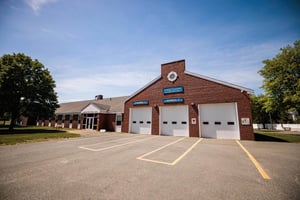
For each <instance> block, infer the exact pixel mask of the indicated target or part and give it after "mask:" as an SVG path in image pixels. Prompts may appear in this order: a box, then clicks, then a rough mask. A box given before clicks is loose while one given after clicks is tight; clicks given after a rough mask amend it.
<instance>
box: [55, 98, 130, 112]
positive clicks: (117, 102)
mask: <svg viewBox="0 0 300 200" xmlns="http://www.w3.org/2000/svg"><path fill="white" fill-rule="evenodd" d="M126 98H128V96H122V97H112V98H104V99H100V100H94V99H92V100H84V101H76V102H66V103H61V104H60V107H59V108H58V109H56V111H55V114H68V113H69V114H70V113H81V111H82V110H83V109H84V108H86V107H87V106H88V105H89V104H94V105H96V106H97V107H99V109H101V110H107V112H108V113H123V112H124V101H125V99H126Z"/></svg>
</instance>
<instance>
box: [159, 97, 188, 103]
mask: <svg viewBox="0 0 300 200" xmlns="http://www.w3.org/2000/svg"><path fill="white" fill-rule="evenodd" d="M183 101H184V99H183V98H172V99H163V103H182V102H183Z"/></svg>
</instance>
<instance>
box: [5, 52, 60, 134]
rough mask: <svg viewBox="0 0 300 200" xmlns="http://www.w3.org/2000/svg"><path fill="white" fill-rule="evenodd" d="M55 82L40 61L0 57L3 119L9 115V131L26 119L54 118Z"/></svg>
mask: <svg viewBox="0 0 300 200" xmlns="http://www.w3.org/2000/svg"><path fill="white" fill-rule="evenodd" d="M54 88H55V81H54V80H53V78H52V76H51V74H50V72H49V71H48V69H46V68H45V67H44V66H43V64H42V63H40V62H39V61H38V60H32V59H31V58H30V57H29V56H26V55H24V54H22V53H18V54H12V55H3V56H2V57H0V115H3V114H4V113H10V116H11V123H10V126H9V129H10V131H12V130H13V127H14V125H15V121H16V119H17V118H18V117H19V116H21V115H23V116H35V117H38V116H39V117H45V118H48V117H51V116H53V114H54V112H55V109H56V108H58V101H57V94H56V92H55V91H54Z"/></svg>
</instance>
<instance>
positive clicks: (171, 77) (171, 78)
mask: <svg viewBox="0 0 300 200" xmlns="http://www.w3.org/2000/svg"><path fill="white" fill-rule="evenodd" d="M167 78H168V80H169V81H171V82H174V81H176V79H177V78H178V75H177V73H176V72H174V71H171V72H170V73H169V74H168V76H167Z"/></svg>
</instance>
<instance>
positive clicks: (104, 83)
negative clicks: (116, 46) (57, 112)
mask: <svg viewBox="0 0 300 200" xmlns="http://www.w3.org/2000/svg"><path fill="white" fill-rule="evenodd" d="M158 75H159V73H155V74H154V73H149V72H146V71H145V72H138V71H134V72H133V71H130V72H129V71H128V72H109V73H91V74H88V73H87V74H85V75H84V76H79V77H75V78H74V77H73V78H71V77H70V78H67V77H60V78H59V79H58V80H56V86H57V88H56V91H57V93H58V95H59V101H60V102H66V101H72V100H83V99H92V98H93V97H94V96H95V95H97V94H102V95H104V96H105V97H113V96H122V95H124V96H126V95H130V94H132V93H133V92H135V91H136V90H138V89H139V88H141V87H142V86H144V85H145V84H147V83H148V82H150V81H151V80H153V79H154V78H156V77H157V76H158Z"/></svg>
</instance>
